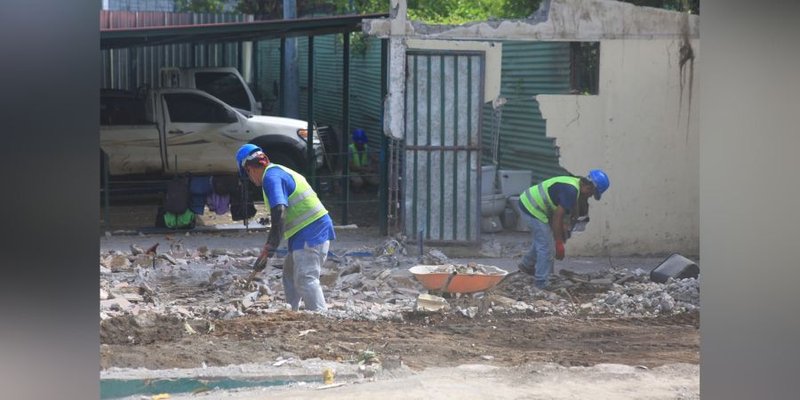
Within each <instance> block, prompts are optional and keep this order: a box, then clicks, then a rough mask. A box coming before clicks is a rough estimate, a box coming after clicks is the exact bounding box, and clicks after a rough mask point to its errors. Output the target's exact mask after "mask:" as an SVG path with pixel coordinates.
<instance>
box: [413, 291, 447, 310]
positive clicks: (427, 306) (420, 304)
mask: <svg viewBox="0 0 800 400" xmlns="http://www.w3.org/2000/svg"><path fill="white" fill-rule="evenodd" d="M415 309H416V310H417V311H418V312H438V311H445V310H449V309H450V305H449V304H448V303H447V300H445V299H444V297H439V296H434V295H432V294H421V295H419V296H417V303H416V305H415Z"/></svg>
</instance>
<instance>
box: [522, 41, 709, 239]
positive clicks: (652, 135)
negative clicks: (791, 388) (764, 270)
mask: <svg viewBox="0 0 800 400" xmlns="http://www.w3.org/2000/svg"><path fill="white" fill-rule="evenodd" d="M683 43H684V40H683V38H681V37H675V38H673V39H666V40H653V39H651V40H606V41H601V43H600V84H599V94H598V95H597V96H580V95H539V96H537V100H538V101H539V103H540V107H541V110H542V115H543V116H544V118H545V120H546V124H547V134H548V136H550V137H554V138H555V139H556V144H557V145H558V146H559V147H560V148H561V159H560V162H561V165H562V166H563V167H564V168H566V169H567V170H569V171H571V172H573V173H575V174H585V173H586V171H588V170H589V169H590V168H597V167H600V168H603V169H604V170H605V171H606V172H607V173H608V174H609V176H610V178H611V188H610V189H609V191H608V192H607V193H606V194H604V196H603V200H602V201H601V202H598V203H595V202H590V216H591V219H592V222H591V223H589V225H588V227H587V230H586V232H584V233H583V234H581V235H578V236H576V237H575V238H573V239H571V243H570V244H569V246H568V248H569V252H570V253H571V254H574V255H577V254H587V255H588V254H591V255H599V254H608V255H628V254H662V253H671V252H679V253H683V254H689V255H696V254H698V253H699V197H698V193H699V173H698V171H699V160H698V159H699V151H698V145H699V137H698V117H697V116H698V113H697V110H690V109H689V107H692V108H696V104H697V102H696V101H694V102H693V101H691V97H693V96H697V90H696V88H695V87H692V86H693V85H696V80H695V79H690V76H691V75H693V74H694V71H693V68H694V66H693V64H691V63H682V62H681V56H682V54H685V51H686V50H685V46H683ZM690 43H691V47H692V49H693V52H694V55H695V56H697V55H698V53H699V41H698V40H691V41H690ZM681 49H684V50H681ZM695 100H696V99H695Z"/></svg>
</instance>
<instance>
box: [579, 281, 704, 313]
mask: <svg viewBox="0 0 800 400" xmlns="http://www.w3.org/2000/svg"><path fill="white" fill-rule="evenodd" d="M585 308H587V309H590V310H591V311H592V312H593V313H609V314H615V315H625V316H643V317H649V316H654V315H660V314H675V313H681V312H688V311H697V310H699V309H700V285H699V284H698V281H697V279H694V278H689V279H680V280H674V279H670V280H669V281H667V283H666V284H659V283H654V282H633V283H630V284H626V285H625V286H621V285H614V288H613V289H612V290H610V291H608V292H607V293H605V294H603V295H601V296H599V297H597V298H596V299H595V300H594V301H593V302H591V303H590V304H589V305H585Z"/></svg>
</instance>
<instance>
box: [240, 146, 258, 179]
mask: <svg viewBox="0 0 800 400" xmlns="http://www.w3.org/2000/svg"><path fill="white" fill-rule="evenodd" d="M256 151H262V150H261V147H258V146H256V145H254V144H252V143H248V144H246V145H243V146H242V147H240V148H239V151H237V152H236V165H237V166H238V167H239V176H242V177H244V176H247V174H245V172H244V162H245V161H246V160H247V156H249V155H251V154H253V153H255V152H256Z"/></svg>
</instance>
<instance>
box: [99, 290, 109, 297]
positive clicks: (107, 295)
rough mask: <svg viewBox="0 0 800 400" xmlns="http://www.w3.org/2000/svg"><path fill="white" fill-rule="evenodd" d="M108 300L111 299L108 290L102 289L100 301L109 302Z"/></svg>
mask: <svg viewBox="0 0 800 400" xmlns="http://www.w3.org/2000/svg"><path fill="white" fill-rule="evenodd" d="M108 299H109V293H108V290H105V289H103V288H100V300H108Z"/></svg>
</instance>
